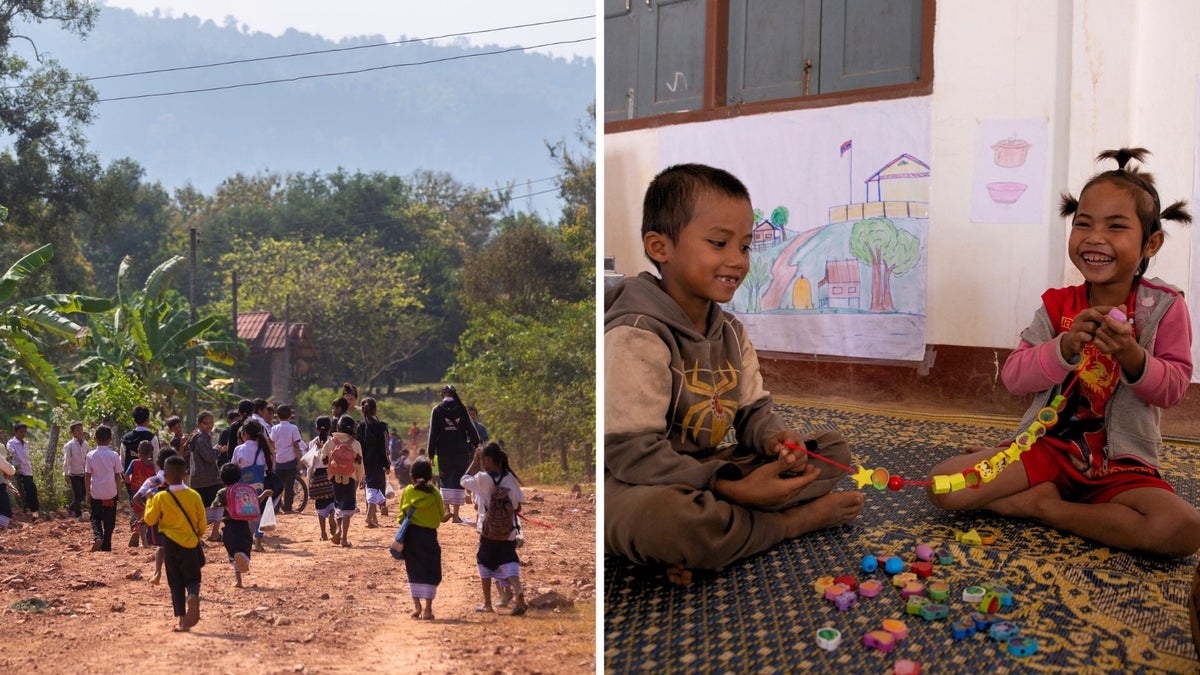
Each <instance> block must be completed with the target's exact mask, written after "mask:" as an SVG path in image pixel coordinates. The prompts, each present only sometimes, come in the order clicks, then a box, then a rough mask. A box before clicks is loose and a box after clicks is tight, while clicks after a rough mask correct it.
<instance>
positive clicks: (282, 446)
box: [271, 420, 306, 463]
mask: <svg viewBox="0 0 1200 675" xmlns="http://www.w3.org/2000/svg"><path fill="white" fill-rule="evenodd" d="M271 441H272V442H274V443H275V462H276V463H279V462H292V461H295V460H297V459H300V458H299V457H297V456H296V447H297V444H298V445H299V447H300V448H301V450H300V451H301V452H304V449H305V448H306V446H305V444H304V439H303V438H301V437H300V430H299V429H297V428H296V425H295V424H292V423H291V422H289V421H287V420H284V421H282V422H280V423H279V424H276V425H275V427H274V428H272V429H271Z"/></svg>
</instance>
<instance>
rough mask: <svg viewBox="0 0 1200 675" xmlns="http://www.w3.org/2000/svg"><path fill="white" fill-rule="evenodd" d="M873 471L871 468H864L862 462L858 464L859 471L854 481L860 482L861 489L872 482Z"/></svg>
mask: <svg viewBox="0 0 1200 675" xmlns="http://www.w3.org/2000/svg"><path fill="white" fill-rule="evenodd" d="M872 473H873V472H872V471H871V470H870V469H867V468H864V467H863V465H862V464H859V465H858V473H855V474H854V476H853V478H854V482H855V483H857V484H858V487H859V489H862V488H864V487H866V486H868V485H870V484H871V474H872Z"/></svg>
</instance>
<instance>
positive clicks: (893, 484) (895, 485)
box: [888, 476, 904, 491]
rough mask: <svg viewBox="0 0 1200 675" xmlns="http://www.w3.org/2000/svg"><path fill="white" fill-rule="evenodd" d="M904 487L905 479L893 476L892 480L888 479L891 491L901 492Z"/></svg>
mask: <svg viewBox="0 0 1200 675" xmlns="http://www.w3.org/2000/svg"><path fill="white" fill-rule="evenodd" d="M902 487H904V479H903V478H901V477H900V476H892V477H891V478H889V479H888V489H889V490H893V491H895V490H899V489H900V488H902Z"/></svg>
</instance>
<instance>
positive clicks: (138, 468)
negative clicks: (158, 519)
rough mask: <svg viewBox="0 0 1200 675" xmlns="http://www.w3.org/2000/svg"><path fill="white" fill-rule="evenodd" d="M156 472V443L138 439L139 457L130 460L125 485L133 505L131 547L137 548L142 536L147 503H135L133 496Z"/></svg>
mask: <svg viewBox="0 0 1200 675" xmlns="http://www.w3.org/2000/svg"><path fill="white" fill-rule="evenodd" d="M156 473H158V466H156V465H155V464H154V444H153V443H151V442H150V441H138V444H137V459H134V460H132V461H130V462H129V466H127V467H126V468H125V487H126V488H128V494H129V503H130V505H131V506H132V508H131V509H130V511H129V527H130V529H131V530H132V531H133V533H132V534H131V535H130V537H129V548H137V546H138V541H139V540H140V538H141V535H140V534H139V532H138V522H139V521H140V520H141V517H142V511H143V506H144V504H145V502H142V504H134V501H133V496H134V495H135V494H137V491H138V490H140V489H141V487H142V485H143V484H144V483H145V482H146V479H148V478H150V477H151V476H153V475H154V474H156Z"/></svg>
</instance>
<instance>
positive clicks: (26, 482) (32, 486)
mask: <svg viewBox="0 0 1200 675" xmlns="http://www.w3.org/2000/svg"><path fill="white" fill-rule="evenodd" d="M17 479H18V480H20V481H21V483H20V485H21V501H22V502H24V504H25V510H26V511H32V512H34V513H36V512H38V511H41V509H40V508H38V497H37V483H34V482H33V476H26V475H24V474H17Z"/></svg>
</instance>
